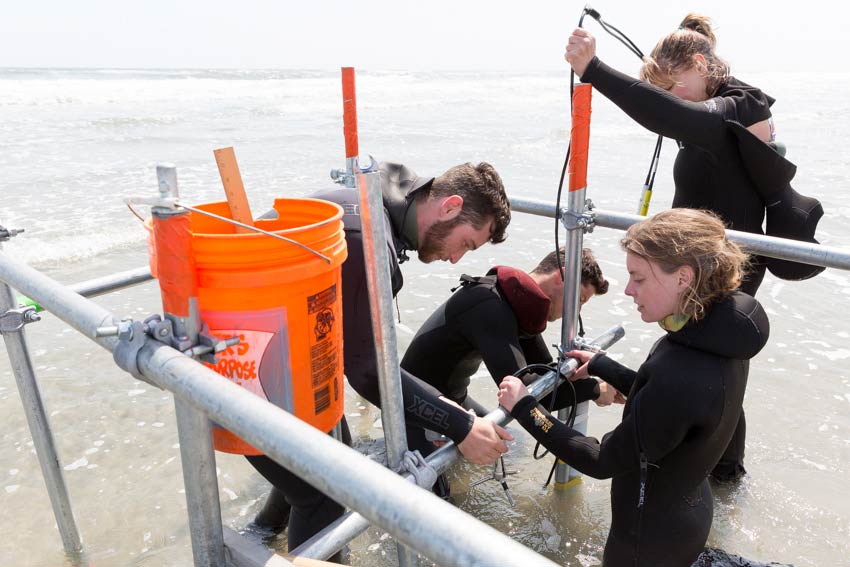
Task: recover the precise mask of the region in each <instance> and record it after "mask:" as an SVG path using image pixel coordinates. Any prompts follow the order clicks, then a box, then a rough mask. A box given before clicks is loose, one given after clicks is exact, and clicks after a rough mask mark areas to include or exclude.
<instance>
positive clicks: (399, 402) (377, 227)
mask: <svg viewBox="0 0 850 567" xmlns="http://www.w3.org/2000/svg"><path fill="white" fill-rule="evenodd" d="M357 187H358V189H359V192H360V215H361V219H362V222H363V256H364V257H365V258H366V282H367V284H368V286H369V311H370V314H371V316H372V322H373V332H374V338H375V354H376V356H377V358H378V383H379V387H380V393H381V422H382V423H383V426H384V439H385V440H386V444H387V464H388V465H389V467H390V468H391V469H393V470H398V469H399V468H400V467H401V464H402V461H403V459H404V453H405V451H407V431H406V429H405V424H404V402H403V399H402V392H401V370H400V367H399V360H398V348H397V343H396V333H395V322H394V321H393V291H392V275H391V274H390V257H389V249H388V248H387V244H386V243H387V231H386V226H385V222H386V220H385V217H384V201H383V198H382V193H381V175H380V174H379V173H378V172H372V173H360V174H358V175H357ZM398 561H399V565H400V566H401V567H412V566H414V565H417V564H418V556H417V554H416V553H415V552H414V551H412V550H410V549H408V548H406V547H404V546H402V545H401V544H398Z"/></svg>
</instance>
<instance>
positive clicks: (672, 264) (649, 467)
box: [499, 209, 769, 567]
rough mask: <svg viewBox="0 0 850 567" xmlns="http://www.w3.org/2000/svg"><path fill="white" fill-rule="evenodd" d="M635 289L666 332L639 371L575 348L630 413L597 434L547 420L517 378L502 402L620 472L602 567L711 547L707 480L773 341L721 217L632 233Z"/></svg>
mask: <svg viewBox="0 0 850 567" xmlns="http://www.w3.org/2000/svg"><path fill="white" fill-rule="evenodd" d="M621 244H622V247H623V249H624V250H625V251H626V266H627V268H628V272H629V283H628V285H627V286H626V295H628V296H629V297H631V298H632V299H633V300H634V302H635V304H636V305H637V310H638V312H639V313H640V315H641V319H642V320H643V321H645V322H647V323H658V324H659V325H661V327H662V328H664V329H665V330H666V334H665V335H664V336H663V337H662V338H660V339H659V340H658V341H657V342H656V343H655V345H654V346H653V347H652V349H651V351H650V353H649V356H648V357H647V359H646V362H644V363H643V364H642V365H641V367H640V368H639V369H638V371H637V372H635V371H632V370H629V369H628V368H626V367H625V366H622V365H621V364H619V363H617V362H615V361H614V360H612V359H610V358H608V356H606V355H604V354H599V355H596V356H593V355H592V354H591V353H587V352H584V351H574V352H571V353H570V356H573V357H575V358H578V359H580V360H581V361H582V363H583V364H582V366H581V367H580V368H579V369H578V370H577V371H576V373H575V375H574V376H573V378H572V379H573V380H577V379H580V378H584V377H586V376H588V375H593V376H598V377H599V378H602V379H603V380H605V381H607V382H609V383H610V384H611V385H612V386H614V387H615V388H616V389H617V390H619V391H621V392H624V393H625V392H628V399H627V402H626V405H625V408H624V411H623V420H622V422H621V423H620V425H618V426H617V427H616V428H615V429H614V430H613V431H611V432H609V433H607V434H606V435H605V436H603V438H602V440H601V441H599V440H597V439H595V438H593V437H587V436H585V435H583V434H581V433H579V432H577V431H575V430H573V429H570V428H568V427H567V426H566V425H564V424H562V423H561V422H559V421H558V420H557V419H555V418H553V417H552V416H551V415H549V414H548V413H547V412H546V410H545V409H544V408H543V407H542V406H541V405H540V404H538V403H537V401H536V400H535V399H534V398H533V397H532V396H530V395H528V391H527V390H526V389H525V386H523V384H522V382H521V381H519V380H518V379H516V378H514V377H511V376H509V377H505V379H504V380H503V382H502V384H501V386H500V390H499V402H500V403H501V405H502V406H503V407H505V409H507V410H508V411H510V412H511V415H513V416H514V417H515V418H516V420H517V422H518V423H520V424H521V425H522V426H523V427H524V428H525V429H526V430H528V432H529V433H531V434H532V436H534V437H535V438H536V439H537V440H538V441H540V442H541V443H542V444H543V445H544V446H545V447H546V448H547V449H549V450H550V451H552V453H554V454H555V455H557V456H558V458H560V459H561V460H563V461H564V462H566V463H568V464H569V465H570V466H572V467H574V468H576V469H577V470H579V471H580V472H582V473H584V474H587V475H589V476H592V477H594V478H611V479H612V481H611V508H612V518H611V529H610V532H609V535H608V540H607V542H606V545H605V552H604V558H603V565H604V566H605V567H619V566H623V565H641V566H653V567H664V566H670V567H687V566H690V565H691V564H692V563H693V562H694V561H695V560H696V559H697V557H698V556H699V554H700V552H702V550H703V549H704V547H705V542H706V538H707V537H708V533H709V529H710V528H711V521H712V516H713V511H712V496H711V490H710V488H709V485H708V481H707V476H708V474H709V472H711V470H712V468H713V467H714V466H715V464H716V463H717V461H718V459H720V456H721V455H722V454H723V451H724V449H725V448H726V445H727V444H728V442H729V439H730V438H731V436H732V434H733V432H734V431H735V427H736V425H737V423H738V417H739V415H740V413H741V403H742V401H743V399H744V390H745V387H746V384H747V373H748V370H749V359H750V358H752V357H753V356H755V355H756V354H757V353H758V352H759V351H760V350H761V348H762V347H763V346H764V345H765V343H766V342H767V338H768V332H769V324H768V320H767V316H766V315H765V313H764V311H763V310H762V308H761V305H759V303H758V301H756V300H755V299H754V298H753V297H751V296H749V295H747V294H744V293H742V292H739V291H736V290H737V288H738V286H739V284H740V282H741V277H742V273H743V267H744V264H745V262H746V255H745V254H744V253H743V252H742V251H741V250H740V249H739V248H738V246H737V245H735V244H734V243H732V242H730V241H728V240H727V239H726V235H725V232H724V226H723V223H722V222H721V221H720V220H719V219H718V218H717V217H716V216H714V215H712V214H709V213H705V212H701V211H695V210H691V209H671V210H669V211H664V212H661V213H658V214H657V215H655V216H654V217H651V218H649V219H648V220H646V221H643V222H640V223H638V224H636V225H634V226H632V227H631V228H630V229H629V230H628V231H627V232H626V236H625V238H623V240H622V242H621Z"/></svg>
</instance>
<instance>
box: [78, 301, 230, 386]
mask: <svg viewBox="0 0 850 567" xmlns="http://www.w3.org/2000/svg"><path fill="white" fill-rule="evenodd" d="M94 336H95V337H110V336H117V337H118V344H117V345H116V347H115V349H114V350H113V351H112V358H113V359H114V360H115V363H116V364H117V365H118V366H119V367H120V368H121V369H122V370H126V371H127V372H129V373H130V374H132V375H133V376H134V377H135V378H138V379H139V380H142V381H144V382H147V383H148V384H151V385H154V386H157V385H156V384H153V383H152V382H151V381H150V380H148V379H147V378H145V376H144V375H142V373H141V370H139V363H138V357H139V351H140V350H142V347H144V346H145V344H146V343H147V341H149V340H155V341H157V342H159V343H162V344H165V345H168V346H170V347H172V348H174V349H176V350H179V351H180V352H181V353H183V354H184V355H186V356H188V357H190V358H198V359H200V360H201V361H202V362H207V363H210V364H215V363H216V362H217V361H218V360H217V358H216V356H215V355H216V354H218V353H220V352H222V351H224V350H226V349H228V348H229V347H231V346H233V345H236V344H238V343H239V337H229V338H227V339H219V338H218V337H215V336H213V335H212V333H210V331H209V328H208V327H207V325H206V323H204V325H203V327H202V328H201V332H200V333H199V334H198V344H192V341H191V340H190V339H189V337H186V336H176V335H175V334H174V327H173V325H172V322H171V321H170V320H169V319H163V318H162V316H161V315H159V314H154V315H150V316H148V317H146V318H145V320H144V321H133V320H132V319H129V318H127V319H122V320H121V321H119V322H118V324H117V325H112V326H106V327H98V328H97V329H96V330H95V334H94ZM157 387H159V386H157Z"/></svg>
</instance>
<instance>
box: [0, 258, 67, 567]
mask: <svg viewBox="0 0 850 567" xmlns="http://www.w3.org/2000/svg"><path fill="white" fill-rule="evenodd" d="M0 250H2V245H0ZM15 306H16V305H15V300H14V296H13V294H12V289H11V288H10V287H9V285H8V284H6V283H5V282H0V313H5V312H6V311H7V310H9V309H13V308H14V307H15ZM3 340H4V341H5V343H6V351H7V352H8V353H9V362H10V363H11V364H12V371H13V372H14V374H15V381H16V382H17V384H18V393H19V394H20V396H21V403H22V404H23V406H24V413H25V414H26V417H27V424H28V425H29V430H30V435H32V441H33V445H34V446H35V453H36V455H37V456H38V463H39V465H41V474H42V476H43V477H44V483H45V485H46V486H47V494H48V496H49V497H50V504H51V505H52V506H53V515H54V516H55V517H56V525H57V526H58V527H59V535H60V536H61V537H62V545H63V546H64V548H65V553H66V554H67V555H68V557H69V558H71V559H72V560H73V558H75V557H80V556H81V554H82V551H83V542H82V538H81V537H80V532H79V530H78V529H77V522H76V520H75V519H74V512H73V510H72V509H71V498H70V496H69V495H68V487H67V486H66V485H65V477H64V475H63V474H62V467H61V466H60V464H59V455H58V454H57V452H56V442H55V441H54V439H53V432H52V431H51V429H50V422H49V421H48V420H47V413H46V412H45V411H44V403H43V402H42V399H41V391H40V390H39V387H38V383H37V382H36V379H35V371H34V370H33V365H32V359H31V358H30V353H29V349H28V347H27V341H26V335H25V334H24V329H23V328H21V329H18V330H17V331H12V332H8V333H3ZM74 563H75V564H76V563H77V561H76V560H74Z"/></svg>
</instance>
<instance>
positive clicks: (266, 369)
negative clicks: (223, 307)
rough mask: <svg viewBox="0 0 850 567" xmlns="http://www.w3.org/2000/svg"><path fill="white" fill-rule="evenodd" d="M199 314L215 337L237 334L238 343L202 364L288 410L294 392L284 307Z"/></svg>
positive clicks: (220, 337)
mask: <svg viewBox="0 0 850 567" xmlns="http://www.w3.org/2000/svg"><path fill="white" fill-rule="evenodd" d="M201 317H202V319H203V320H204V321H205V322H206V323H207V325H208V326H209V329H210V332H211V333H212V334H213V335H214V336H215V337H217V338H219V339H226V338H229V337H234V336H235V337H239V343H238V344H236V345H234V346H231V347H229V348H228V349H227V350H225V351H223V352H221V353H219V354H218V355H217V358H218V362H216V363H215V364H206V363H205V364H206V365H207V366H209V367H210V368H212V369H213V370H215V371H216V372H218V373H219V374H221V375H222V376H224V377H226V378H229V379H230V380H232V381H233V382H235V383H236V384H238V385H240V386H242V387H243V388H245V389H246V390H250V391H251V392H253V393H255V394H257V395H258V396H260V397H261V398H264V399H266V400H268V401H270V402H271V403H273V404H275V405H276V406H278V407H281V408H283V409H285V410H287V411H290V412H292V411H293V410H294V403H293V402H294V400H293V395H294V393H293V384H292V371H291V369H290V362H289V354H290V353H289V329H288V325H287V317H286V308H285V307H276V308H272V309H260V310H256V311H212V310H202V312H201Z"/></svg>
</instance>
